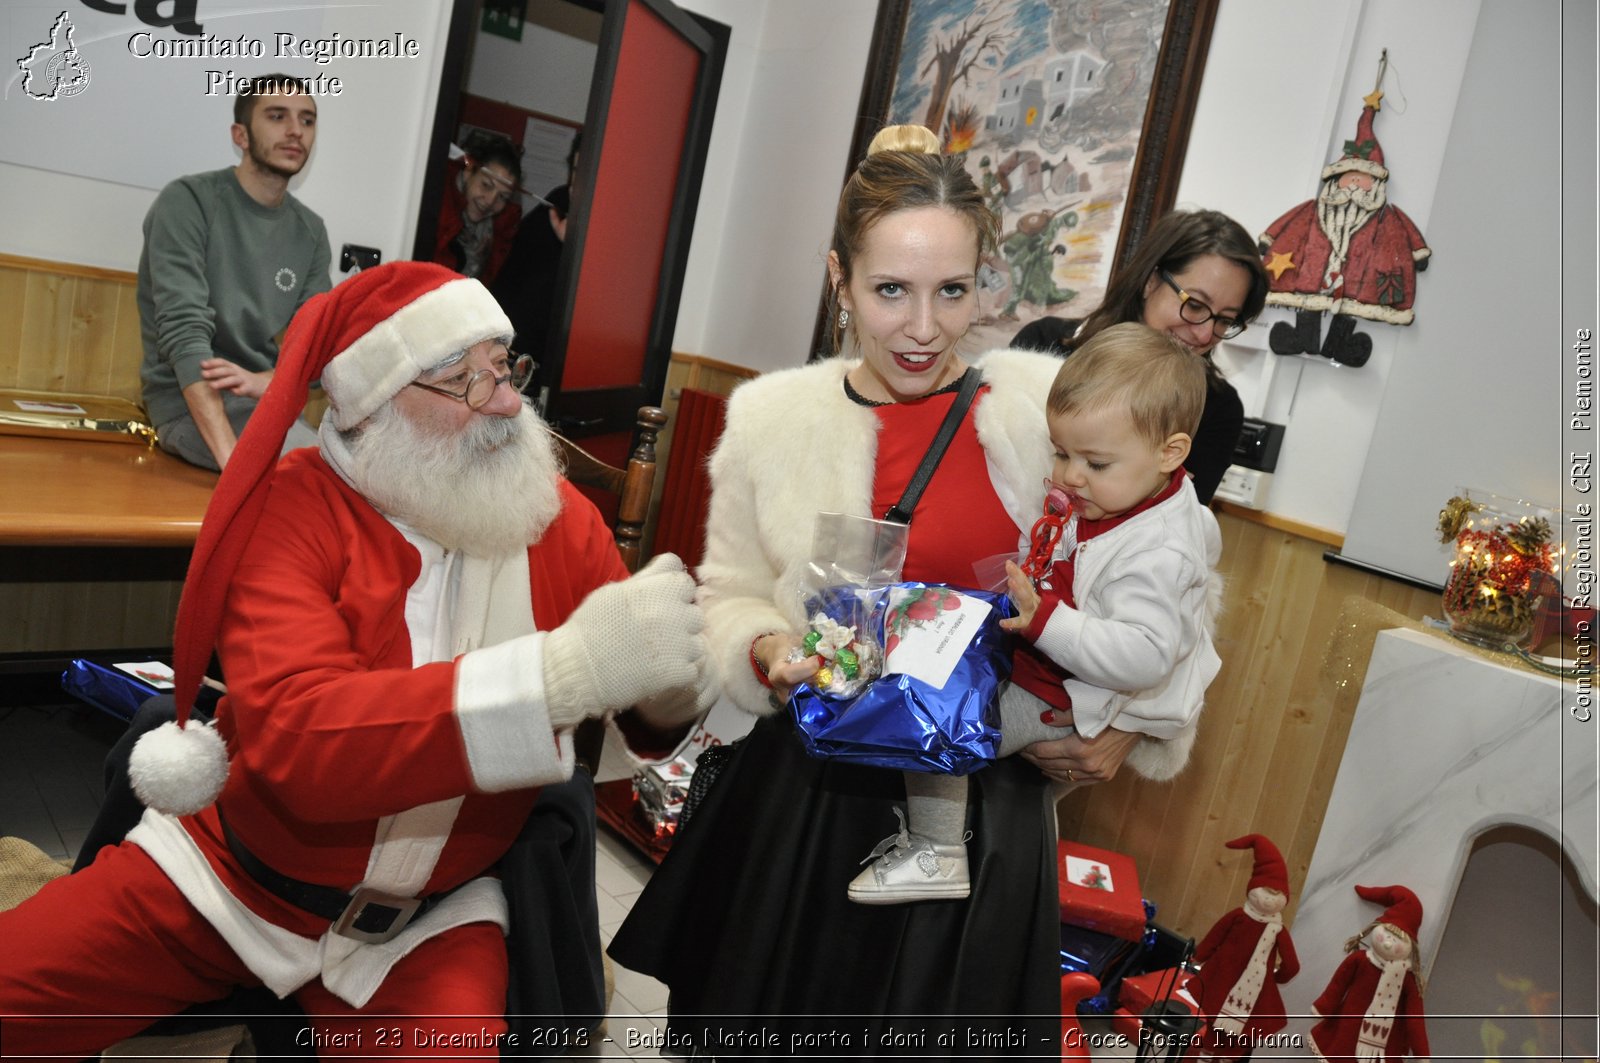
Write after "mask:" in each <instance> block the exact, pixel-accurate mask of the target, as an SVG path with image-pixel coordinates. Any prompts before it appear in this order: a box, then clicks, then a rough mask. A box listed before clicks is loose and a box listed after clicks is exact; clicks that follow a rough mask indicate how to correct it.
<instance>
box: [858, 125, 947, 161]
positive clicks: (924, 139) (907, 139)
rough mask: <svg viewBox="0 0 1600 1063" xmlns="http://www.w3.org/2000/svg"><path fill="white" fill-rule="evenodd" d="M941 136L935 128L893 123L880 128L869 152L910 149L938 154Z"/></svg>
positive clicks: (868, 147) (919, 152)
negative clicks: (935, 133)
mask: <svg viewBox="0 0 1600 1063" xmlns="http://www.w3.org/2000/svg"><path fill="white" fill-rule="evenodd" d="M939 150H940V144H939V138H938V137H937V136H935V135H934V132H933V130H931V129H929V128H928V127H927V126H920V125H891V126H884V127H883V128H882V129H880V130H878V135H877V136H875V137H873V138H872V143H870V144H868V145H867V154H868V155H876V154H878V152H880V151H909V152H911V153H913V154H916V155H938V154H939Z"/></svg>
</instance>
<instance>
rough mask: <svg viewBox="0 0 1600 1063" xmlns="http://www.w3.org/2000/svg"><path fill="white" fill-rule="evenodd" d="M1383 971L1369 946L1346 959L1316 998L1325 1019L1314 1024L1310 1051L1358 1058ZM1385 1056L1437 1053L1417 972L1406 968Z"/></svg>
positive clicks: (1395, 1062) (1395, 1059) (1392, 1062)
mask: <svg viewBox="0 0 1600 1063" xmlns="http://www.w3.org/2000/svg"><path fill="white" fill-rule="evenodd" d="M1382 976H1383V971H1382V969H1381V968H1379V967H1378V965H1377V964H1375V963H1373V962H1372V958H1371V955H1370V954H1369V953H1368V952H1367V950H1366V949H1358V950H1356V951H1355V952H1352V953H1351V954H1350V955H1348V956H1346V957H1345V958H1344V962H1343V963H1341V964H1340V965H1339V969H1338V970H1337V971H1335V972H1334V973H1333V979H1332V980H1331V981H1330V982H1329V983H1328V988H1326V989H1324V990H1323V991H1322V995H1321V996H1320V997H1318V998H1317V999H1316V1000H1315V1001H1313V1002H1312V1004H1311V1006H1312V1007H1313V1008H1314V1009H1316V1012H1317V1014H1318V1015H1322V1016H1325V1018H1323V1020H1322V1021H1321V1022H1319V1023H1317V1024H1316V1025H1315V1026H1313V1027H1311V1052H1312V1054H1313V1055H1315V1056H1316V1057H1317V1058H1318V1059H1325V1060H1344V1059H1348V1060H1354V1059H1355V1058H1356V1044H1357V1042H1358V1041H1359V1040H1360V1037H1361V1028H1362V1026H1363V1025H1364V1024H1365V1023H1366V1021H1367V1019H1366V1012H1367V1008H1368V1006H1369V1005H1371V1003H1372V998H1373V996H1374V994H1376V992H1377V989H1378V980H1379V979H1380V978H1381V977H1382ZM1383 1054H1384V1058H1385V1059H1387V1060H1389V1061H1390V1063H1399V1061H1400V1060H1401V1059H1402V1058H1403V1057H1405V1056H1407V1055H1412V1056H1418V1057H1426V1056H1431V1055H1432V1054H1433V1053H1432V1052H1431V1051H1430V1050H1429V1048H1428V1028H1427V1024H1426V1022H1425V1020H1424V1019H1423V1012H1422V993H1421V992H1420V991H1419V990H1418V989H1417V978H1416V975H1414V974H1412V973H1411V972H1410V971H1407V972H1406V976H1405V981H1404V982H1403V983H1402V984H1401V987H1400V1000H1399V1002H1398V1003H1397V1004H1396V1005H1395V1009H1394V1020H1393V1023H1392V1024H1391V1026H1390V1028H1389V1036H1388V1038H1387V1039H1386V1040H1385V1042H1384V1046H1383Z"/></svg>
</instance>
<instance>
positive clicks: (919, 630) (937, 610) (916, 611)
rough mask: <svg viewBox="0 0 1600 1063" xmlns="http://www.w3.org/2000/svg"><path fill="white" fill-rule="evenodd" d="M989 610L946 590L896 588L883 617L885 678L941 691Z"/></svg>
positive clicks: (972, 600) (984, 604)
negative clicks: (904, 677)
mask: <svg viewBox="0 0 1600 1063" xmlns="http://www.w3.org/2000/svg"><path fill="white" fill-rule="evenodd" d="M991 611H992V607H991V606H990V605H989V603H988V602H985V601H981V600H979V599H977V598H972V597H968V596H967V595H965V594H961V593H959V592H957V591H953V590H950V589H949V588H947V587H926V588H923V587H909V588H900V587H896V588H895V589H894V590H892V591H890V592H889V607H888V612H887V613H886V614H885V615H884V622H883V636H884V666H883V671H884V674H886V675H888V674H900V675H909V676H911V677H912V678H914V679H920V680H922V682H924V683H927V684H928V685H929V686H931V687H933V688H935V689H937V690H943V689H944V685H945V684H946V683H948V682H949V681H950V673H951V672H953V671H955V667H956V665H957V664H958V663H959V662H960V660H961V655H962V654H963V653H965V652H966V649H967V647H968V646H969V645H971V643H972V640H973V639H974V638H976V637H977V634H978V632H979V631H980V630H981V629H982V625H983V621H984V619H985V618H986V617H987V616H988V615H989V613H990V612H991Z"/></svg>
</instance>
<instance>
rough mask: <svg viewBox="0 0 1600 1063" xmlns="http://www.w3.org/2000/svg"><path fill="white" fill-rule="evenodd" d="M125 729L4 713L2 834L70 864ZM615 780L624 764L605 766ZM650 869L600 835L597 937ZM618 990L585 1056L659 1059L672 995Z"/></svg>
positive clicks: (606, 933) (88, 713) (633, 984)
mask: <svg viewBox="0 0 1600 1063" xmlns="http://www.w3.org/2000/svg"><path fill="white" fill-rule="evenodd" d="M121 733H122V725H121V724H120V723H119V722H118V721H117V720H115V719H114V718H112V717H110V716H108V715H106V714H104V713H101V712H99V711H98V710H95V709H91V708H87V707H83V706H76V705H72V706H52V707H41V708H16V709H0V836H11V837H18V838H23V839H26V840H27V841H29V842H32V843H33V844H34V845H36V846H38V847H39V848H40V849H41V850H43V852H44V853H45V854H46V855H48V856H50V857H52V858H54V859H56V860H61V861H64V862H69V863H70V862H71V861H72V860H73V859H74V858H75V857H76V856H77V853H78V846H79V845H80V843H81V842H82V841H83V838H84V835H85V833H86V832H87V831H88V828H89V825H90V824H91V823H92V822H93V820H94V816H95V812H96V810H97V809H98V808H99V807H100V800H101V797H102V795H103V792H104V791H103V787H102V784H101V780H100V773H101V764H102V762H103V761H104V760H105V755H106V751H107V750H108V749H110V748H111V744H112V743H113V742H115V741H116V739H117V736H118V735H119V734H121ZM606 766H607V768H608V769H609V770H610V775H609V776H607V777H615V773H616V772H617V771H618V770H621V768H622V767H623V765H622V764H620V763H618V762H614V761H612V760H610V759H609V758H608V761H607V765H606ZM652 868H653V865H652V864H651V863H650V862H649V861H648V860H647V859H646V858H645V857H643V856H642V855H640V854H639V853H638V852H637V851H635V850H634V849H632V848H631V847H629V846H628V845H626V844H625V843H623V842H622V841H620V840H618V839H617V838H616V837H615V836H613V835H612V834H610V833H609V832H608V831H606V829H605V828H604V827H602V828H601V829H600V839H599V846H598V852H597V853H596V854H595V880H596V887H597V889H596V895H595V899H596V901H597V902H598V905H599V913H600V936H601V939H602V941H603V942H605V943H606V944H610V942H611V936H612V935H613V934H615V933H616V930H617V927H619V926H621V925H622V920H623V919H624V918H625V917H626V916H627V914H628V910H629V909H630V908H632V907H633V901H634V898H636V897H638V896H639V892H640V891H641V890H643V889H644V885H645V883H646V882H648V881H649V879H650V871H651V870H652ZM613 975H614V982H615V988H614V991H613V994H612V998H611V1015H610V1018H609V1019H608V1020H607V1025H606V1028H605V1029H603V1030H601V1031H600V1036H599V1037H597V1038H596V1039H595V1041H594V1042H593V1043H592V1044H591V1045H590V1046H589V1047H588V1049H587V1050H586V1051H583V1052H580V1053H577V1054H578V1055H580V1056H584V1057H588V1058H607V1057H609V1058H615V1059H628V1058H646V1059H656V1058H659V1053H658V1052H657V1051H656V1049H655V1048H654V1047H653V1044H654V1043H660V1042H659V1040H658V1039H657V1036H658V1034H659V1031H660V1028H661V1023H662V1022H663V1021H664V1016H665V1015H666V1008H667V987H666V986H664V985H662V984H661V983H660V982H657V981H656V980H655V979H653V978H647V977H645V976H644V975H642V974H639V973H637V972H635V971H629V970H627V969H625V968H621V967H617V968H615V969H614V972H613Z"/></svg>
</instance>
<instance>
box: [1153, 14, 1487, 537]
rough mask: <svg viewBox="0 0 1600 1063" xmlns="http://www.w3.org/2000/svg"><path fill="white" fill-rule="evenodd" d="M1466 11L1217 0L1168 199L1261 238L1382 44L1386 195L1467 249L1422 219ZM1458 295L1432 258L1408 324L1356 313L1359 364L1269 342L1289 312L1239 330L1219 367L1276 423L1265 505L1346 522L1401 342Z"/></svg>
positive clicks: (1339, 140)
mask: <svg viewBox="0 0 1600 1063" xmlns="http://www.w3.org/2000/svg"><path fill="white" fill-rule="evenodd" d="M1485 2H1486V3H1494V4H1505V3H1507V2H1508V0H1485ZM1478 7H1479V4H1478V2H1477V0H1350V2H1346V3H1340V4H1336V3H1320V4H1284V3H1279V2H1275V0H1225V2H1224V3H1223V5H1222V8H1221V11H1220V12H1219V14H1218V18H1217V26H1216V31H1215V33H1214V34H1213V36H1212V43H1211V53H1210V56H1209V58H1208V59H1207V61H1206V76H1205V82H1204V85H1203V86H1202V88H1201V92H1200V101H1199V107H1198V109H1197V112H1196V115H1195V123H1194V127H1193V131H1192V134H1191V137H1190V140H1189V153H1188V156H1187V158H1186V160H1185V165H1184V171H1183V180H1182V182H1181V183H1180V185H1179V189H1178V199H1179V203H1180V205H1184V206H1204V207H1210V208H1214V209H1216V210H1221V211H1224V212H1226V213H1228V214H1230V215H1232V216H1233V217H1235V218H1237V219H1238V220H1239V221H1240V222H1241V223H1242V224H1243V225H1244V226H1245V228H1246V229H1248V230H1249V231H1250V232H1251V234H1252V235H1257V234H1259V233H1260V232H1261V231H1262V230H1264V229H1265V228H1266V227H1267V226H1268V225H1269V224H1271V223H1272V221H1274V220H1275V219H1276V218H1277V217H1278V216H1279V215H1281V214H1283V213H1284V212H1285V211H1287V210H1289V209H1290V208H1291V207H1294V206H1296V205H1297V204H1299V203H1303V202H1305V201H1306V200H1308V199H1311V198H1313V197H1314V196H1315V195H1316V192H1317V186H1318V183H1319V178H1320V175H1321V171H1322V167H1323V166H1324V165H1325V164H1326V163H1328V162H1330V161H1332V160H1333V159H1336V158H1338V157H1339V155H1340V154H1342V150H1341V149H1342V146H1343V144H1344V141H1345V140H1347V139H1349V138H1351V137H1353V136H1354V135H1355V129H1356V121H1357V119H1358V118H1359V117H1360V114H1361V108H1362V102H1361V98H1362V97H1363V96H1365V95H1366V94H1367V93H1369V92H1371V91H1372V88H1373V85H1374V83H1375V81H1376V78H1377V73H1378V57H1379V55H1380V54H1381V53H1382V51H1383V49H1385V48H1387V49H1388V50H1389V63H1390V67H1389V76H1388V77H1387V78H1386V79H1385V82H1384V91H1385V96H1384V99H1383V102H1382V108H1381V110H1380V111H1379V113H1378V115H1377V118H1376V121H1375V123H1374V131H1375V133H1376V136H1377V139H1378V142H1379V144H1381V145H1382V147H1383V152H1384V159H1385V165H1387V167H1388V168H1389V172H1390V178H1389V190H1388V191H1389V201H1390V202H1391V203H1393V204H1394V205H1396V206H1398V207H1399V208H1400V209H1401V210H1403V211H1405V212H1406V213H1407V214H1408V215H1410V216H1411V218H1412V220H1413V221H1415V222H1416V223H1417V225H1418V227H1419V228H1420V229H1421V230H1422V234H1423V236H1424V238H1426V239H1427V240H1428V242H1429V244H1430V245H1431V246H1433V247H1434V248H1436V249H1437V248H1441V247H1443V248H1445V251H1444V252H1443V253H1444V254H1445V255H1450V254H1452V253H1453V254H1455V255H1457V256H1459V255H1461V254H1463V253H1464V250H1463V249H1459V244H1458V243H1457V242H1456V241H1454V240H1452V239H1451V238H1450V237H1451V234H1450V233H1447V232H1441V231H1440V229H1439V228H1438V227H1436V226H1434V225H1431V224H1430V222H1432V220H1433V219H1432V213H1433V210H1432V208H1433V199H1434V192H1435V188H1436V186H1437V184H1438V181H1439V176H1440V170H1441V167H1442V165H1443V162H1444V157H1445V152H1446V149H1447V147H1448V139H1449V134H1450V130H1451V123H1452V119H1453V118H1454V115H1455V107H1456V96H1457V93H1458V91H1459V90H1460V86H1461V79H1462V72H1463V70H1464V69H1465V66H1466V60H1467V53H1468V50H1469V48H1470V47H1471V45H1472V38H1473V31H1474V27H1475V26H1476V24H1477V21H1478ZM1508 76H1510V73H1509V70H1508ZM1438 260H1439V257H1438V253H1437V252H1436V256H1435V262H1437V261H1438ZM1463 295H1464V293H1462V292H1459V291H1457V292H1452V291H1450V290H1449V289H1448V288H1446V287H1445V286H1444V285H1443V284H1441V283H1440V282H1439V281H1438V279H1437V274H1436V273H1435V272H1434V271H1433V270H1430V271H1428V272H1425V273H1422V274H1420V275H1419V277H1418V281H1417V299H1416V323H1415V324H1413V325H1411V326H1409V327H1408V328H1398V327H1394V326H1387V325H1379V324H1371V325H1368V324H1363V325H1362V326H1361V330H1362V331H1363V332H1366V333H1367V334H1368V335H1370V336H1371V337H1372V357H1371V360H1370V361H1369V362H1368V363H1367V364H1366V365H1365V366H1363V367H1362V368H1360V369H1349V368H1344V367H1340V366H1338V365H1336V364H1334V363H1333V362H1331V361H1329V360H1327V359H1323V358H1305V359H1301V358H1283V357H1281V356H1279V355H1275V354H1273V353H1271V352H1270V351H1268V350H1267V349H1266V334H1267V331H1268V329H1270V328H1271V325H1272V323H1273V322H1274V321H1279V320H1292V315H1291V314H1289V313H1288V312H1287V311H1283V310H1269V311H1268V312H1267V313H1265V314H1263V315H1262V319H1261V322H1260V323H1258V325H1257V326H1256V327H1255V328H1253V329H1251V330H1250V331H1249V332H1248V333H1247V334H1246V335H1245V336H1244V337H1242V338H1241V340H1240V342H1238V343H1235V344H1230V345H1227V346H1226V349H1225V350H1223V351H1220V352H1219V353H1218V363H1219V365H1221V367H1222V368H1223V370H1224V372H1225V373H1227V374H1228V375H1229V376H1230V377H1236V378H1238V380H1239V387H1240V392H1241V394H1242V395H1243V396H1244V397H1245V399H1246V412H1247V413H1250V414H1253V415H1256V416H1266V417H1267V418H1268V419H1269V420H1275V421H1280V422H1286V423H1287V425H1288V427H1287V430H1286V432H1285V435H1284V443H1283V451H1282V454H1281V455H1280V457H1279V461H1278V468H1277V472H1276V474H1275V475H1274V476H1273V479H1272V484H1271V487H1270V491H1269V494H1268V496H1267V499H1266V507H1265V508H1266V509H1268V510H1269V511H1271V512H1273V513H1275V514H1278V515H1280V516H1284V517H1287V518H1290V519H1292V520H1296V521H1300V522H1302V523H1305V524H1310V525H1313V526H1316V527H1320V528H1326V529H1329V530H1331V531H1334V532H1338V533H1341V534H1342V533H1343V532H1344V531H1345V529H1346V528H1347V527H1348V524H1349V520H1350V513H1351V509H1352V506H1353V504H1354V501H1355V497H1356V490H1357V487H1358V484H1359V482H1360V479H1361V472H1362V468H1363V465H1364V463H1365V459H1366V454H1367V450H1368V445H1369V443H1370V441H1371V439H1372V434H1373V431H1374V427H1375V425H1376V423H1377V420H1378V412H1379V409H1380V407H1381V405H1382V402H1383V397H1384V393H1385V390H1386V387H1387V384H1388V380H1389V375H1390V372H1391V368H1392V366H1393V365H1394V361H1395V359H1396V357H1398V356H1399V355H1397V346H1398V345H1400V344H1402V343H1409V344H1415V343H1419V342H1426V341H1427V338H1428V333H1429V329H1430V327H1434V326H1437V325H1439V324H1441V323H1443V322H1445V321H1447V320H1449V319H1450V318H1452V317H1455V316H1456V315H1459V314H1461V313H1463V312H1470V308H1465V307H1462V306H1461V305H1460V301H1461V299H1462V297H1463ZM1324 324H1325V323H1324ZM1446 497H1448V496H1446ZM1443 502H1444V498H1443V497H1441V498H1440V499H1439V500H1438V504H1443ZM1435 509H1437V506H1435Z"/></svg>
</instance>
